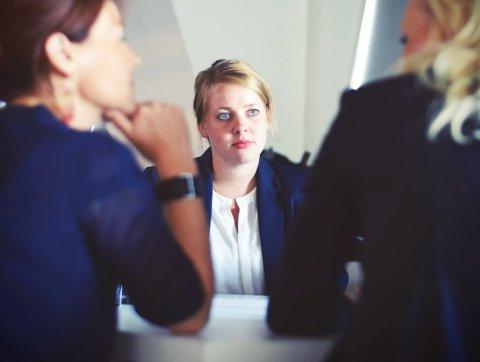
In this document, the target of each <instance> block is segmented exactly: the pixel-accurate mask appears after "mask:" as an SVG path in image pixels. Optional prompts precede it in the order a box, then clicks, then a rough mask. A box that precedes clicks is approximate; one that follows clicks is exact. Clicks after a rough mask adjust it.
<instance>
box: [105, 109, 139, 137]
mask: <svg viewBox="0 0 480 362" xmlns="http://www.w3.org/2000/svg"><path fill="white" fill-rule="evenodd" d="M105 117H106V118H107V119H109V120H110V121H112V122H113V124H114V125H115V126H117V127H118V128H119V129H120V131H122V133H123V134H125V136H127V137H128V138H130V136H131V135H132V132H133V125H132V122H131V121H130V119H129V118H128V117H127V116H126V115H125V114H123V113H122V112H120V111H118V110H115V109H111V110H108V111H107V112H105Z"/></svg>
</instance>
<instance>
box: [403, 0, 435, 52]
mask: <svg viewBox="0 0 480 362" xmlns="http://www.w3.org/2000/svg"><path fill="white" fill-rule="evenodd" d="M425 6H426V5H425V4H424V3H423V0H410V1H409V2H408V4H407V8H406V10H405V13H404V16H403V21H402V25H401V27H402V33H403V41H404V48H403V55H404V56H409V55H412V54H415V53H418V52H420V51H422V50H423V49H424V48H425V46H426V45H427V43H429V42H430V41H432V40H433V39H432V25H433V24H432V23H433V19H432V17H431V16H430V14H429V13H428V11H427V10H426V8H425Z"/></svg>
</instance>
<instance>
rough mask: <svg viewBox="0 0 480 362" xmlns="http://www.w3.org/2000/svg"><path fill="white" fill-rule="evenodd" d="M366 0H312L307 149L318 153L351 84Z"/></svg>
mask: <svg viewBox="0 0 480 362" xmlns="http://www.w3.org/2000/svg"><path fill="white" fill-rule="evenodd" d="M364 4H365V0H321V1H319V0H310V11H309V14H310V15H309V18H308V26H309V39H308V66H307V83H306V99H305V102H306V126H305V149H306V150H308V151H310V152H313V153H316V152H317V150H318V147H319V145H320V143H321V142H322V141H323V139H324V137H325V135H326V133H327V132H328V130H329V128H330V125H331V122H332V121H333V118H334V116H335V114H336V112H337V110H338V105H339V97H340V94H341V92H342V91H343V90H344V89H345V88H346V87H348V85H349V84H350V78H351V74H352V69H353V62H354V58H355V50H356V45H357V39H358V34H359V31H360V25H361V21H362V14H363V7H364Z"/></svg>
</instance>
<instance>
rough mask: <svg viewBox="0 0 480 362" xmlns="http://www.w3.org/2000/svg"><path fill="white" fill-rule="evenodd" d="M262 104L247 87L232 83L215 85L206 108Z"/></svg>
mask: <svg viewBox="0 0 480 362" xmlns="http://www.w3.org/2000/svg"><path fill="white" fill-rule="evenodd" d="M250 104H263V101H262V99H261V97H260V96H259V95H258V94H257V92H256V91H254V90H252V89H250V88H249V87H246V86H243V85H239V84H234V83H217V84H215V85H214V86H213V87H212V89H211V91H210V95H209V97H208V100H207V105H208V107H231V108H236V107H243V106H247V105H250Z"/></svg>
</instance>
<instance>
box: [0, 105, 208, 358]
mask: <svg viewBox="0 0 480 362" xmlns="http://www.w3.org/2000/svg"><path fill="white" fill-rule="evenodd" d="M0 170H2V171H1V172H0V293H1V298H0V360H1V361H106V360H108V355H109V352H110V347H111V345H112V342H113V337H114V333H115V318H116V310H115V306H114V302H113V300H114V298H113V297H114V285H115V284H116V283H117V282H121V283H123V284H124V285H125V286H126V287H127V288H128V290H129V293H130V297H131V300H132V302H133V304H134V305H135V307H136V308H137V310H138V312H139V313H140V314H141V315H143V316H144V317H145V318H147V319H149V320H150V321H152V322H155V323H159V324H171V323H173V322H175V321H178V320H180V319H182V318H185V317H187V316H189V315H191V314H192V313H193V312H195V311H196V310H197V309H198V308H199V307H200V306H201V304H202V301H203V292H202V288H201V285H200V281H199V278H198V276H197V273H196V271H195V270H194V268H193V266H192V264H191V262H190V260H189V259H188V258H187V257H186V255H185V254H184V253H183V251H182V249H181V248H180V246H179V245H178V243H177V242H176V241H175V239H174V238H173V236H172V234H171V232H170V230H169V228H168V225H167V224H166V223H165V222H163V221H162V218H161V215H160V214H161V212H160V207H159V205H158V203H157V202H156V200H155V196H154V193H153V190H152V187H151V185H150V183H149V182H147V181H146V180H145V177H144V176H143V175H142V172H141V170H140V169H139V167H138V166H137V165H136V163H135V161H134V159H133V157H132V155H131V153H130V152H129V151H128V150H127V149H126V148H125V147H124V146H122V145H120V144H119V143H118V142H116V141H115V140H114V139H112V138H111V137H110V136H109V135H107V134H103V133H97V132H94V133H90V132H79V131H76V130H73V129H70V128H68V127H66V126H65V125H64V124H63V123H61V122H60V121H58V120H57V119H56V118H55V117H54V116H53V115H52V114H51V113H50V112H49V111H48V110H47V109H46V108H44V107H34V108H24V107H17V106H11V107H10V106H9V107H7V108H6V109H4V110H0ZM145 250H148V252H145Z"/></svg>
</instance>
